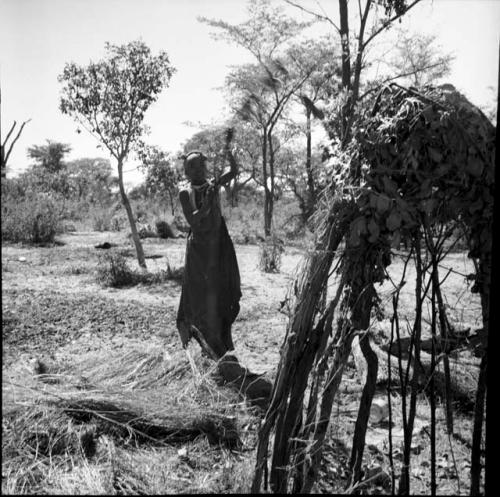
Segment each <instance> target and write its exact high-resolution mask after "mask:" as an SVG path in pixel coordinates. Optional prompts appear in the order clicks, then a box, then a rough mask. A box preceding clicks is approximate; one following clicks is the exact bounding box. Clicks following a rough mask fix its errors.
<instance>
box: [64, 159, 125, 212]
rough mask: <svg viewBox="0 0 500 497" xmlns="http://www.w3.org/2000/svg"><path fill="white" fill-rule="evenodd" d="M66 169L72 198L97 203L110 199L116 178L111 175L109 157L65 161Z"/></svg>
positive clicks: (115, 185) (115, 184)
mask: <svg viewBox="0 0 500 497" xmlns="http://www.w3.org/2000/svg"><path fill="white" fill-rule="evenodd" d="M66 170H67V174H68V176H69V182H70V184H71V188H72V191H73V197H74V198H76V199H78V200H87V201H88V202H90V203H97V204H103V203H106V202H108V201H110V200H111V198H112V196H113V190H114V189H115V188H116V187H117V178H116V177H113V170H112V168H111V163H110V161H109V159H103V158H101V157H97V158H87V157H85V158H81V159H76V160H73V161H70V162H68V163H67V167H66Z"/></svg>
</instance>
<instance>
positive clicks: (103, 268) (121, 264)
mask: <svg viewBox="0 0 500 497" xmlns="http://www.w3.org/2000/svg"><path fill="white" fill-rule="evenodd" d="M183 275H184V268H182V267H180V268H172V267H171V266H170V264H167V269H166V270H163V269H162V270H160V271H159V272H156V273H151V272H148V271H136V270H133V269H131V268H130V266H129V265H128V263H127V260H126V258H125V257H124V256H123V255H122V254H120V253H119V252H114V251H111V252H109V253H106V254H104V255H102V256H100V257H99V264H98V266H97V272H96V280H97V282H98V283H99V284H100V285H102V286H103V287H112V288H121V287H126V286H133V285H137V284H141V283H142V284H144V285H155V284H160V283H164V282H166V281H172V280H173V281H177V282H180V281H182V278H183Z"/></svg>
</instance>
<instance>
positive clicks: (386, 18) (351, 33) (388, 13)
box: [285, 0, 421, 147]
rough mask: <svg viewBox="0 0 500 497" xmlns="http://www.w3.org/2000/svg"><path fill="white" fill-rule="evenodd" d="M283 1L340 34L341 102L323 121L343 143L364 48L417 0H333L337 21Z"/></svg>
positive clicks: (356, 99)
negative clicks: (338, 108) (325, 23)
mask: <svg viewBox="0 0 500 497" xmlns="http://www.w3.org/2000/svg"><path fill="white" fill-rule="evenodd" d="M285 1H286V2H287V3H288V4H290V5H292V6H294V7H297V8H299V9H300V10H302V11H304V12H307V13H308V14H310V15H311V16H313V18H315V19H317V20H319V21H324V22H327V23H329V24H330V25H331V26H332V27H333V28H334V31H335V33H336V34H337V35H338V36H339V38H340V43H341V46H342V54H341V60H342V71H341V74H342V90H343V103H342V106H341V111H340V116H335V117H333V119H327V120H326V121H327V131H328V132H329V133H330V134H331V135H332V138H340V140H341V142H342V145H343V146H344V147H345V146H346V145H347V144H348V143H349V141H350V139H351V136H352V135H351V127H352V124H353V122H354V118H355V113H356V107H357V105H358V103H359V97H360V89H361V76H362V70H363V68H364V67H365V57H366V52H367V48H368V47H369V46H370V44H371V43H372V42H373V40H375V39H376V38H377V37H378V36H379V35H381V34H382V33H384V32H385V31H387V30H388V29H389V28H390V27H391V26H392V25H393V24H394V22H395V21H397V20H398V19H400V18H401V17H402V16H403V15H404V14H406V13H407V12H408V11H409V10H410V9H412V8H413V7H414V6H415V5H417V4H418V3H419V2H421V0H364V1H363V0H359V1H358V2H357V3H356V4H353V3H351V4H349V1H348V0H337V7H338V14H339V20H340V22H339V23H336V22H335V21H334V20H333V19H332V18H331V17H329V16H327V15H325V13H324V11H321V12H318V11H314V10H310V9H308V8H305V7H304V6H302V5H301V4H300V2H296V1H293V0H285ZM352 10H354V12H352ZM355 23H356V24H357V26H356V28H355V29H354V30H353V29H352V25H353V24H355ZM356 24H355V25H356ZM352 40H356V42H355V45H353V46H354V53H351V42H352ZM338 118H340V119H339V120H340V126H339V127H338V126H336V125H335V122H334V121H336V120H337V119H338Z"/></svg>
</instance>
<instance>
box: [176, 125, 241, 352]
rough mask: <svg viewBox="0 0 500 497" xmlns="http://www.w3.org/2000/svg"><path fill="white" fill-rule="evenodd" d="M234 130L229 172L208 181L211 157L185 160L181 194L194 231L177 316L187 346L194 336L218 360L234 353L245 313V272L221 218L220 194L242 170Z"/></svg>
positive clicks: (197, 155)
mask: <svg viewBox="0 0 500 497" xmlns="http://www.w3.org/2000/svg"><path fill="white" fill-rule="evenodd" d="M231 138H232V130H231V129H230V130H228V131H227V135H226V146H225V153H226V156H227V157H228V158H229V162H230V166H231V168H230V171H228V172H226V173H224V174H222V176H221V177H220V178H219V179H218V180H217V181H215V180H214V181H212V182H210V181H208V180H207V176H208V170H207V158H206V157H205V156H204V155H203V154H202V153H201V152H199V151H193V152H190V153H188V154H187V155H185V156H183V159H184V172H185V174H186V177H187V178H188V179H189V181H190V186H189V187H188V188H186V189H185V190H182V191H181V192H180V193H179V199H180V202H181V206H182V210H183V213H184V216H185V218H186V220H187V222H188V223H189V226H190V228H191V229H190V232H189V235H188V239H187V245H186V256H185V265H184V279H183V283H182V293H181V299H180V303H179V310H178V313H177V329H178V330H179V334H180V336H181V341H182V345H183V346H184V347H186V346H187V344H188V342H189V340H190V339H191V338H192V337H193V336H194V337H195V339H196V340H197V341H198V342H199V343H200V345H201V347H202V349H204V350H206V348H207V345H208V348H209V349H210V350H209V351H208V352H209V353H210V354H211V355H215V356H216V357H217V358H220V357H222V356H223V355H224V354H225V353H226V352H228V351H229V350H233V349H234V346H233V340H232V337H231V325H232V324H233V322H234V320H235V319H236V316H237V315H238V312H239V310H240V304H239V301H240V297H241V290H240V273H239V269H238V262H237V260H236V254H235V252H234V247H233V243H232V241H231V238H230V236H229V233H228V231H227V228H226V223H225V221H224V218H223V217H222V214H221V208H220V197H219V189H220V186H222V185H224V184H227V183H228V182H229V181H231V179H233V178H234V177H235V176H236V172H237V165H236V161H235V160H234V157H233V155H232V153H231V151H230V150H229V145H230V142H231Z"/></svg>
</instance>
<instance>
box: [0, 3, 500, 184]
mask: <svg viewBox="0 0 500 497" xmlns="http://www.w3.org/2000/svg"><path fill="white" fill-rule="evenodd" d="M275 3H276V4H281V5H284V3H283V2H282V1H280V0H276V1H275ZM303 4H304V5H309V6H310V7H311V8H312V7H317V5H318V2H316V1H315V0H307V2H305V3H304V2H303ZM319 4H321V6H322V7H323V8H324V9H325V11H326V12H327V13H328V14H329V15H331V16H332V17H333V18H336V17H337V12H336V11H337V2H336V0H319ZM356 5H357V3H356ZM246 6H247V2H246V1H245V0H210V1H208V0H0V83H1V88H2V115H1V125H2V140H3V139H4V138H5V134H6V131H7V130H8V129H9V128H10V126H11V124H12V122H13V121H14V120H17V121H18V122H19V121H24V120H26V119H31V122H30V123H29V124H28V125H26V127H25V129H24V131H23V134H22V136H21V138H20V139H19V141H18V142H17V144H16V147H15V149H14V152H13V153H12V155H11V158H10V159H9V171H10V173H9V175H12V174H15V173H16V172H19V171H21V170H23V169H25V168H26V167H27V165H28V164H29V161H28V159H27V157H26V149H27V148H28V147H29V146H31V145H34V144H43V143H44V142H45V140H46V139H51V140H55V141H60V142H64V143H69V144H70V145H71V146H72V148H73V150H72V153H71V155H70V156H69V158H71V159H73V158H79V157H98V156H101V157H106V154H105V153H104V152H103V150H102V149H98V148H96V145H97V142H96V140H95V139H94V138H93V137H91V136H90V135H88V134H87V133H86V132H82V133H81V134H77V133H76V128H77V126H76V124H75V123H74V122H73V121H72V120H71V118H69V117H68V116H63V115H62V114H61V113H60V111H59V108H58V107H59V90H60V85H59V83H58V82H57V76H58V75H59V74H60V73H61V72H62V69H63V66H64V64H65V63H66V62H69V61H74V62H76V63H79V64H87V63H88V62H89V61H90V60H97V59H99V58H101V57H102V56H103V55H104V43H105V42H106V41H109V42H111V43H114V44H121V43H126V42H129V41H131V40H135V39H138V38H141V39H142V40H143V41H144V42H145V43H146V44H147V45H149V46H150V48H151V49H152V50H153V52H155V53H156V52H157V51H158V50H165V51H166V52H167V53H168V54H169V56H170V60H171V62H172V64H173V65H174V66H175V67H176V69H177V72H176V73H175V74H174V76H173V77H172V80H171V84H170V87H169V88H167V89H166V90H164V92H163V93H162V94H161V96H160V98H159V100H158V102H156V103H155V104H154V105H153V106H152V107H151V108H150V109H149V111H148V113H147V114H146V123H147V124H148V125H149V126H150V127H151V135H150V136H149V137H148V141H149V142H150V143H152V144H156V145H159V146H161V147H162V148H164V149H166V150H170V151H172V152H175V151H177V150H179V149H180V147H181V145H182V143H183V142H184V141H185V140H186V139H187V138H189V136H191V135H192V134H193V133H194V132H195V131H197V128H195V127H193V126H192V125H188V124H186V123H196V122H202V123H210V122H219V121H221V120H222V119H223V118H224V116H225V112H226V109H225V102H224V100H223V94H222V93H221V92H220V91H218V90H217V88H219V87H221V86H222V85H223V83H224V78H225V76H226V74H227V72H228V70H229V66H231V65H235V64H239V63H242V62H249V61H251V56H250V55H249V54H248V53H247V52H246V51H245V50H243V49H241V48H238V47H235V46H231V45H227V44H226V43H224V42H221V41H214V40H213V39H212V38H211V37H210V34H209V33H210V28H209V27H208V26H206V25H204V24H201V23H199V22H198V21H197V19H196V18H197V16H205V17H210V18H218V19H223V20H225V21H228V22H230V23H238V22H242V21H244V20H245V18H246ZM290 12H291V13H292V12H293V13H294V14H295V15H297V16H298V17H301V16H300V13H299V11H297V10H296V9H292V10H290ZM400 26H401V27H402V28H404V29H407V30H408V31H410V32H414V31H419V32H425V33H436V34H437V35H438V40H439V43H440V44H441V47H442V49H443V50H444V51H445V52H452V53H453V54H454V55H455V57H456V59H455V61H454V62H453V66H452V74H451V75H450V76H449V77H448V78H447V79H446V82H450V83H452V84H454V85H455V86H456V87H457V88H458V89H459V90H460V91H462V92H463V93H465V95H466V96H467V97H468V98H469V99H470V100H471V101H472V102H473V103H475V104H477V105H480V106H487V105H491V103H492V102H493V101H496V95H497V85H498V60H499V34H500V0H434V1H432V0H423V2H422V4H421V5H418V6H416V7H415V8H414V9H413V10H412V11H411V13H409V14H408V15H407V16H406V18H405V19H404V20H403V22H402V24H401V25H400ZM325 29H326V26H325ZM127 167H128V169H129V170H130V172H128V173H127V175H126V176H125V180H126V181H128V182H136V181H137V179H138V176H137V171H133V168H134V167H133V164H130V165H128V166H127ZM127 167H126V169H127Z"/></svg>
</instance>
